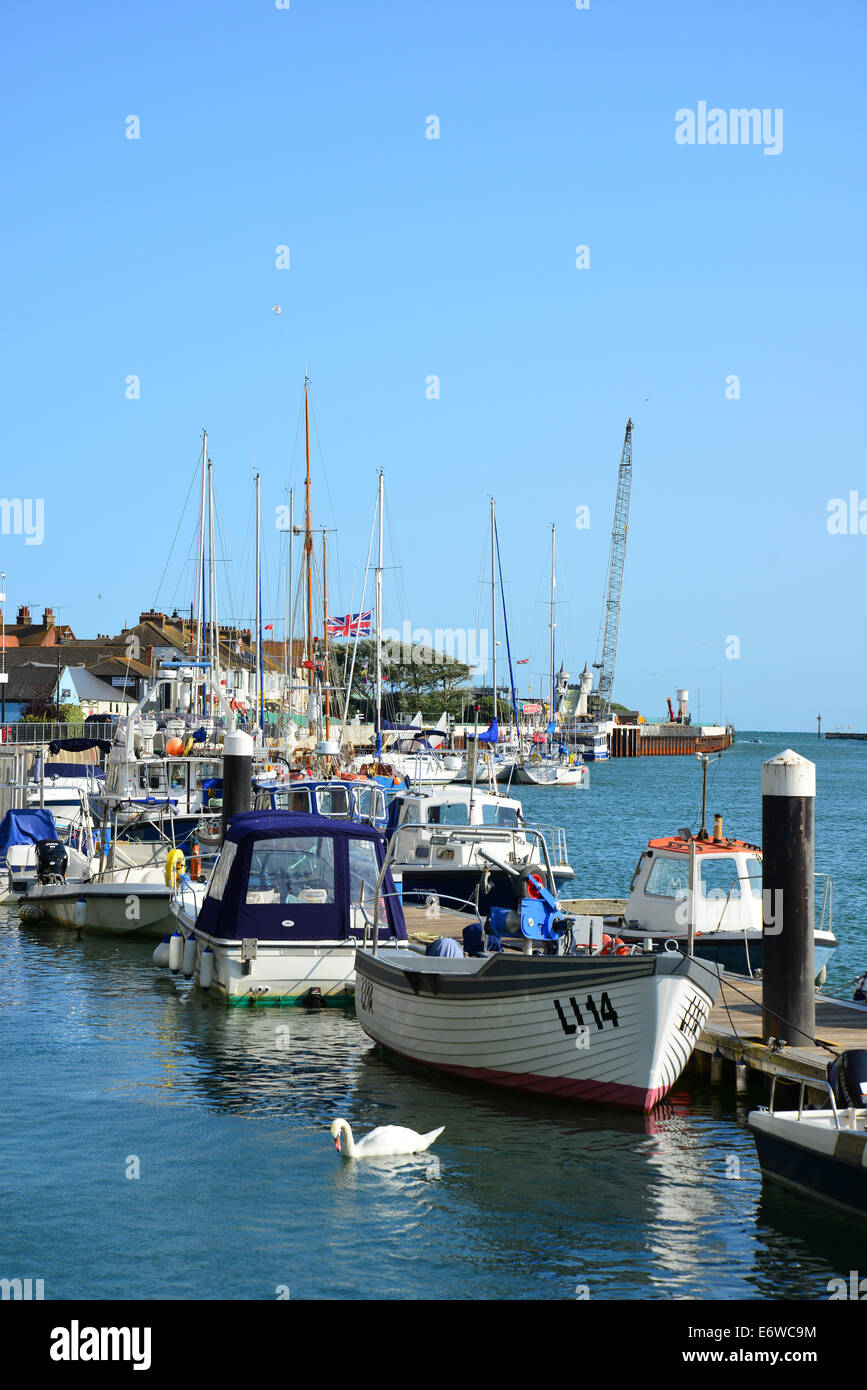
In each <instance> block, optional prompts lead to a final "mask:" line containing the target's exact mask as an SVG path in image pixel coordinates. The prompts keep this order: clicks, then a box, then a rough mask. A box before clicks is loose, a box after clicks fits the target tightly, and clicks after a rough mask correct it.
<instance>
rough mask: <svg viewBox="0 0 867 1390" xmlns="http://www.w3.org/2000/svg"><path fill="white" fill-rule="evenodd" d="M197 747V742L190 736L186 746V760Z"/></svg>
mask: <svg viewBox="0 0 867 1390" xmlns="http://www.w3.org/2000/svg"><path fill="white" fill-rule="evenodd" d="M195 746H196V740H195V739H194V738H193V736H192V734H190V737H189V738H188V739H187V741H186V743H185V744H184V757H185V758H188V757H189V756H190V753H191V752H192V751H193V749H194V748H195Z"/></svg>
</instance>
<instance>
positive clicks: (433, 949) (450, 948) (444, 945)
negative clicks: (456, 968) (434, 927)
mask: <svg viewBox="0 0 867 1390" xmlns="http://www.w3.org/2000/svg"><path fill="white" fill-rule="evenodd" d="M463 954H464V953H463V951H462V950H461V948H460V946H459V945H458V943H457V942H456V941H455V939H454V937H453V936H438V937H437V939H436V941H432V942H431V943H430V945H429V946H428V947H427V949H426V950H425V955H426V956H462V955H463Z"/></svg>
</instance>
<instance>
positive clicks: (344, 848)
mask: <svg viewBox="0 0 867 1390" xmlns="http://www.w3.org/2000/svg"><path fill="white" fill-rule="evenodd" d="M385 855H386V846H385V841H384V839H383V836H382V834H381V833H380V831H379V830H377V829H376V827H375V826H372V825H364V824H360V823H358V822H354V821H349V820H339V819H335V818H329V817H325V816H321V815H319V816H314V815H304V814H302V813H300V812H294V811H246V812H242V813H240V814H237V815H234V816H233V817H232V819H231V822H230V824H229V827H228V830H227V834H226V839H225V840H224V842H223V846H222V849H221V850H220V854H219V856H218V858H217V862H216V865H215V867H214V870H213V872H212V874H211V876H210V879H209V880H208V883H207V886H206V887H205V886H203V885H202V884H201V883H199V884H193V883H191V882H190V880H189V877H188V876H187V875H182V876H181V879H180V881H179V884H178V889H177V892H176V895H175V898H174V900H173V902H172V911H173V913H174V916H175V918H176V921H177V941H176V943H175V945H174V947H173V948H172V942H170V943H169V945H170V949H173V951H174V958H175V959H176V960H178V961H180V960H181V959H182V958H183V957H184V956H185V957H186V959H187V962H188V967H189V969H188V973H189V974H190V975H195V978H196V980H197V982H198V984H199V985H200V987H201V988H202V989H204V990H213V992H214V993H215V994H217V995H220V996H222V997H223V998H225V999H226V1000H227V1001H228V1002H229V1003H231V1004H251V1003H265V1004H271V1003H277V1004H284V1003H285V1004H298V1003H308V1004H312V1005H319V1004H345V1003H347V1002H351V1000H352V998H353V996H354V991H355V956H356V950H357V947H358V945H359V943H360V941H361V940H362V937H363V934H364V931H365V929H369V928H370V926H371V923H372V922H373V910H374V898H375V890H376V885H377V884H379V885H380V886H379V893H380V896H381V902H380V904H379V908H380V910H379V912H378V926H377V928H376V933H377V940H378V944H380V945H381V946H382V948H383V953H384V954H387V953H388V950H389V949H393V948H394V947H395V946H397V945H400V944H405V943H406V940H407V934H406V925H405V923H404V918H403V911H402V909H401V906H400V903H399V901H398V898H397V893H396V889H395V886H394V882H393V880H392V878H391V874H390V872H388V873H385V874H384V873H383V872H382V871H383V865H384V863H385ZM172 941H173V942H174V941H175V937H174V936H173V938H172ZM169 964H170V965H171V959H170V961H169ZM178 968H180V967H179V966H178Z"/></svg>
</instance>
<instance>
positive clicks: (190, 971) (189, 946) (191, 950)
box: [182, 936, 197, 980]
mask: <svg viewBox="0 0 867 1390" xmlns="http://www.w3.org/2000/svg"><path fill="white" fill-rule="evenodd" d="M196 950H197V947H196V938H195V937H194V936H188V937H187V939H186V941H185V942H184V964H183V967H182V968H183V972H184V979H185V980H191V979H192V978H193V975H194V974H195V970H196Z"/></svg>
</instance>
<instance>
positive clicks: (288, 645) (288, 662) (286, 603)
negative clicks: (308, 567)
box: [283, 488, 295, 720]
mask: <svg viewBox="0 0 867 1390" xmlns="http://www.w3.org/2000/svg"><path fill="white" fill-rule="evenodd" d="M294 544H295V493H294V490H293V489H292V488H290V489H289V578H288V587H287V589H286V593H285V595H284V598H283V682H284V687H286V686H288V688H289V718H290V720H291V718H292V674H291V671H292V619H293V617H294V614H293V612H292V551H293V547H294Z"/></svg>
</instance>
